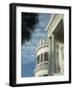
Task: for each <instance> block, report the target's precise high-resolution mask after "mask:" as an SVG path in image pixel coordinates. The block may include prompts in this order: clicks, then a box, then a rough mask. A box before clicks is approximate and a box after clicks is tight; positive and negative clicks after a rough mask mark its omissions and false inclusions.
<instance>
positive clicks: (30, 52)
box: [21, 13, 51, 77]
mask: <svg viewBox="0 0 73 90" xmlns="http://www.w3.org/2000/svg"><path fill="white" fill-rule="evenodd" d="M50 17H51V14H43V13H41V14H39V22H38V24H37V26H36V29H35V30H34V32H33V33H32V37H31V39H30V41H27V42H25V43H24V44H23V45H22V46H21V77H33V71H34V68H35V65H36V63H35V62H36V54H35V48H36V45H37V43H38V42H39V40H40V39H41V38H43V37H47V32H45V28H46V26H47V24H48V21H49V19H50Z"/></svg>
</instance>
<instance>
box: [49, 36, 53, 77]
mask: <svg viewBox="0 0 73 90" xmlns="http://www.w3.org/2000/svg"><path fill="white" fill-rule="evenodd" d="M48 45H49V53H48V75H49V76H52V75H53V74H52V37H49V44H48Z"/></svg>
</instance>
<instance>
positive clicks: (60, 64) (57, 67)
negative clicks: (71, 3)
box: [34, 14, 64, 76]
mask: <svg viewBox="0 0 73 90" xmlns="http://www.w3.org/2000/svg"><path fill="white" fill-rule="evenodd" d="M63 19H64V16H63V15H61V14H60V15H52V16H51V18H50V20H49V23H48V25H47V27H46V29H45V31H46V32H47V33H48V36H47V38H48V39H47V40H45V39H42V40H40V42H39V44H38V45H37V47H36V56H37V59H36V68H35V70H34V75H35V76H53V75H63V74H64V21H63Z"/></svg>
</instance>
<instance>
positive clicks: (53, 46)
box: [52, 34, 56, 75]
mask: <svg viewBox="0 0 73 90" xmlns="http://www.w3.org/2000/svg"><path fill="white" fill-rule="evenodd" d="M55 53H56V52H55V35H54V34H52V75H54V73H55V72H56V59H55Z"/></svg>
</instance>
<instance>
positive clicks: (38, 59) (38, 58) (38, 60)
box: [37, 55, 40, 64]
mask: <svg viewBox="0 0 73 90" xmlns="http://www.w3.org/2000/svg"><path fill="white" fill-rule="evenodd" d="M39 62H40V55H38V56H37V64H39Z"/></svg>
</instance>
